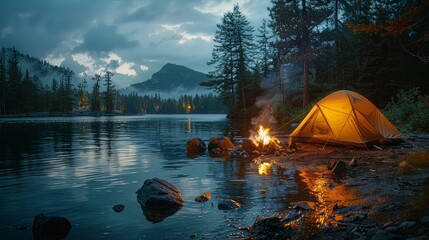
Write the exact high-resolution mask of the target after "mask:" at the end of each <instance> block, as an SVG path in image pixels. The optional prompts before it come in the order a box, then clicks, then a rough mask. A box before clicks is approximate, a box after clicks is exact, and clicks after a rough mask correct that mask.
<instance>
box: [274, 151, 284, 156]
mask: <svg viewBox="0 0 429 240" xmlns="http://www.w3.org/2000/svg"><path fill="white" fill-rule="evenodd" d="M280 155H282V153H281V152H279V151H275V152H274V156H280Z"/></svg>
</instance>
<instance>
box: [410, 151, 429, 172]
mask: <svg viewBox="0 0 429 240" xmlns="http://www.w3.org/2000/svg"><path fill="white" fill-rule="evenodd" d="M405 161H407V163H408V164H410V165H411V166H413V167H416V168H429V151H423V152H416V153H413V154H411V155H410V156H408V157H407V158H406V159H405Z"/></svg>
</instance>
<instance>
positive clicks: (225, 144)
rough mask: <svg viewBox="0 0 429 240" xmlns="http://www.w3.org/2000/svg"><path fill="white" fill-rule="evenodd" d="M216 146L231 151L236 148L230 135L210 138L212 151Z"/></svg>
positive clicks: (209, 147) (210, 149)
mask: <svg viewBox="0 0 429 240" xmlns="http://www.w3.org/2000/svg"><path fill="white" fill-rule="evenodd" d="M215 148H219V149H221V150H222V151H231V150H233V149H234V144H233V143H232V142H231V139H229V137H220V138H218V137H212V138H211V139H210V143H209V146H208V149H209V151H210V152H211V151H212V149H215Z"/></svg>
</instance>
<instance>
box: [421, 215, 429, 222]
mask: <svg viewBox="0 0 429 240" xmlns="http://www.w3.org/2000/svg"><path fill="white" fill-rule="evenodd" d="M420 222H421V223H423V224H427V223H429V216H425V217H423V218H422V219H421V220H420Z"/></svg>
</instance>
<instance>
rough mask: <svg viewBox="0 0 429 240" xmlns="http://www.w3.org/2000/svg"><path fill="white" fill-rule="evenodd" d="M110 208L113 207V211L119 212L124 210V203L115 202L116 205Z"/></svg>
mask: <svg viewBox="0 0 429 240" xmlns="http://www.w3.org/2000/svg"><path fill="white" fill-rule="evenodd" d="M112 209H113V211H115V212H117V213H120V212H122V211H124V209H125V205H124V204H117V205H115V206H113V207H112Z"/></svg>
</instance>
